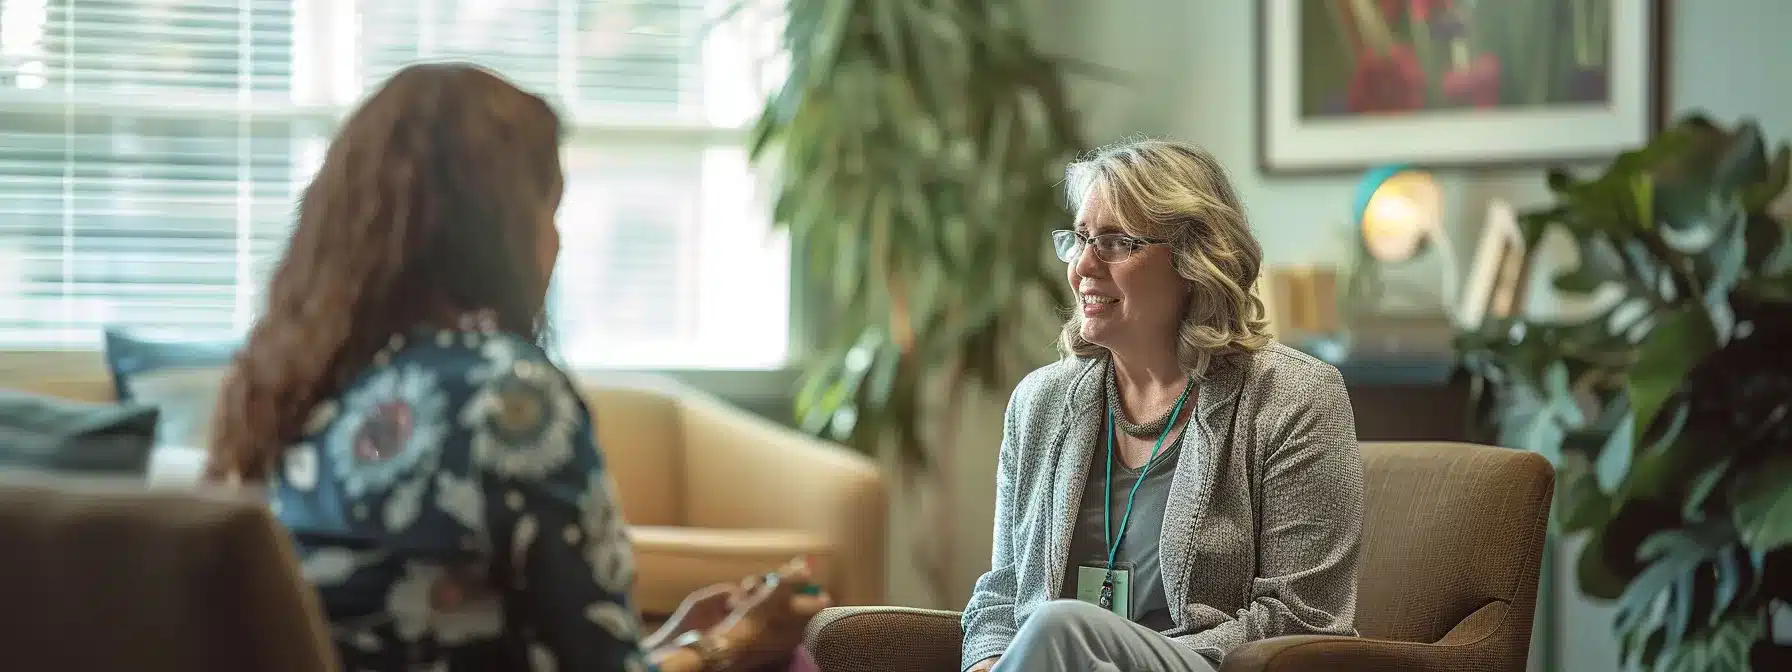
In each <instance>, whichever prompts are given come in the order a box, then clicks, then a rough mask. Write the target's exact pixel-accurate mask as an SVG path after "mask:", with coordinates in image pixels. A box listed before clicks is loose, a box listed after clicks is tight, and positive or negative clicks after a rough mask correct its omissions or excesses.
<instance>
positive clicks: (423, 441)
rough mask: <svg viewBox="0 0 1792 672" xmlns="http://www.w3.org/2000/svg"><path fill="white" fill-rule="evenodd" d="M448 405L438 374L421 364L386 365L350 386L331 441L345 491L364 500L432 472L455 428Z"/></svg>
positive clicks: (332, 461) (333, 429)
mask: <svg viewBox="0 0 1792 672" xmlns="http://www.w3.org/2000/svg"><path fill="white" fill-rule="evenodd" d="M448 404H449V402H448V395H447V393H446V392H445V391H443V390H442V388H441V385H440V384H439V381H438V379H437V378H436V374H435V373H434V372H432V371H430V370H429V369H427V368H424V367H422V366H419V365H416V364H411V365H406V366H394V367H389V368H385V369H381V370H379V371H378V372H376V373H374V374H372V376H371V377H369V378H368V379H367V380H366V381H365V382H363V383H362V384H361V385H360V386H358V387H357V388H356V389H354V390H352V391H350V392H349V394H348V395H347V397H346V398H344V399H343V401H342V407H341V410H340V411H339V413H340V417H339V418H338V419H337V421H336V422H335V423H333V424H332V425H331V429H330V437H329V440H328V441H326V442H325V445H327V446H328V447H329V451H330V463H331V466H332V467H333V470H334V471H335V474H336V478H337V479H338V480H340V481H341V483H342V489H343V493H344V494H346V495H348V496H349V497H350V498H352V499H360V498H363V497H366V496H367V495H368V494H370V493H378V492H385V491H388V490H390V489H391V488H392V487H393V486H395V485H397V484H398V483H399V481H400V480H401V479H410V478H417V477H420V476H426V475H427V474H428V473H429V472H430V471H432V470H433V468H434V467H435V463H436V458H437V457H438V456H439V455H440V450H441V446H442V443H443V441H445V440H446V439H447V437H448V434H449V431H450V429H451V427H450V426H449V424H448V422H449V417H448V416H449V411H448Z"/></svg>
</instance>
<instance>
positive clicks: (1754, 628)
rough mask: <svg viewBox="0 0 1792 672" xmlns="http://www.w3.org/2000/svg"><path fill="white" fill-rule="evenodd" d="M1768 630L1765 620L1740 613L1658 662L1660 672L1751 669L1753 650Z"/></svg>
mask: <svg viewBox="0 0 1792 672" xmlns="http://www.w3.org/2000/svg"><path fill="white" fill-rule="evenodd" d="M1765 634H1766V630H1765V628H1764V627H1763V624H1762V617H1761V616H1759V615H1756V614H1738V615H1735V616H1731V617H1728V618H1725V619H1723V620H1720V621H1718V622H1717V623H1716V624H1715V625H1713V626H1712V627H1710V628H1709V629H1706V630H1704V631H1703V632H1700V633H1699V634H1698V636H1696V637H1691V638H1688V639H1687V640H1686V641H1684V642H1682V643H1681V645H1680V646H1678V647H1675V648H1672V649H1668V650H1665V651H1663V652H1662V653H1661V655H1660V657H1658V658H1657V659H1656V662H1655V670H1657V672H1711V671H1713V670H1747V669H1749V650H1750V648H1752V647H1753V646H1754V644H1755V642H1757V641H1759V640H1760V639H1761V637H1762V636H1763V635H1765Z"/></svg>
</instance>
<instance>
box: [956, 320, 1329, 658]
mask: <svg viewBox="0 0 1792 672" xmlns="http://www.w3.org/2000/svg"><path fill="white" fill-rule="evenodd" d="M1104 365H1105V364H1104V361H1103V360H1101V359H1093V358H1070V359H1064V360H1061V361H1058V362H1056V363H1053V364H1050V365H1047V366H1045V367H1043V368H1040V369H1039V370H1037V371H1034V372H1033V373H1031V374H1029V375H1028V376H1027V377H1026V378H1025V379H1024V380H1022V381H1021V383H1020V385H1019V386H1018V387H1017V388H1015V390H1014V395H1013V397H1012V398H1011V399H1010V400H1009V403H1008V410H1007V413H1006V416H1005V419H1004V429H1003V433H1002V447H1001V456H1000V465H999V467H998V468H997V476H996V519H995V542H994V549H995V550H994V553H993V554H992V556H991V558H990V570H989V571H988V572H987V573H985V574H984V575H983V576H982V577H981V578H979V579H978V580H977V584H976V588H975V589H974V591H973V593H972V595H971V600H970V604H969V605H967V606H966V607H965V611H964V635H965V636H964V649H963V666H964V667H969V666H970V665H971V664H973V663H975V662H977V661H980V660H983V659H985V658H988V657H990V656H994V655H999V654H1001V653H1002V652H1003V651H1005V650H1006V649H1007V648H1008V644H1009V642H1011V641H1013V639H1014V635H1015V632H1016V631H1017V630H1018V628H1019V626H1020V624H1021V623H1022V622H1024V621H1026V618H1027V615H1028V614H1030V613H1031V612H1032V611H1033V610H1034V609H1036V608H1038V607H1039V606H1040V605H1041V604H1044V603H1046V602H1047V601H1049V600H1052V599H1055V598H1056V596H1057V594H1058V586H1059V585H1060V584H1061V583H1062V581H1063V577H1064V571H1065V557H1066V556H1067V555H1068V554H1069V552H1070V538H1071V532H1072V527H1073V525H1074V522H1075V520H1076V513H1077V508H1078V506H1079V505H1080V503H1081V502H1082V498H1083V483H1084V482H1085V476H1086V475H1087V473H1088V469H1089V466H1090V464H1091V462H1092V461H1093V459H1092V458H1093V457H1094V455H1095V452H1096V450H1095V449H1096V446H1097V445H1098V444H1097V439H1098V438H1099V436H1100V432H1101V429H1102V424H1103V419H1104V417H1105V416H1104V413H1103V409H1104V405H1103V404H1104V399H1105V397H1104V396H1103V387H1104V385H1103V378H1102V376H1103V367H1104ZM1198 389H1199V395H1200V396H1199V400H1198V401H1197V403H1196V414H1195V415H1194V416H1193V417H1192V418H1191V420H1190V422H1191V423H1194V426H1195V427H1198V428H1199V431H1200V435H1199V437H1198V441H1197V437H1194V436H1193V435H1194V432H1188V431H1185V432H1183V438H1182V441H1183V443H1182V450H1181V451H1180V452H1179V453H1178V457H1177V461H1176V474H1175V476H1174V477H1173V478H1172V481H1171V485H1170V496H1169V504H1168V506H1167V507H1166V511H1165V513H1164V524H1163V539H1162V541H1161V542H1160V543H1161V545H1160V547H1159V553H1160V563H1161V565H1162V571H1163V577H1164V591H1165V595H1166V597H1168V599H1169V603H1170V604H1171V605H1174V608H1172V609H1171V616H1172V618H1173V620H1174V622H1175V627H1174V628H1172V629H1170V630H1167V631H1165V632H1164V633H1163V634H1164V635H1166V636H1168V637H1171V638H1174V639H1175V640H1176V641H1178V642H1181V643H1183V644H1185V645H1187V646H1190V647H1193V648H1194V649H1195V650H1197V651H1199V652H1200V653H1202V654H1203V655H1205V656H1207V657H1208V658H1210V659H1213V660H1215V661H1218V660H1220V659H1222V658H1223V657H1224V656H1225V653H1226V651H1228V650H1230V649H1232V648H1233V647H1236V646H1238V645H1240V644H1243V643H1245V642H1249V641H1253V640H1257V639H1262V638H1266V637H1275V636H1278V635H1295V634H1328V635H1354V634H1355V629H1354V627H1353V626H1352V619H1353V617H1354V613H1355V610H1356V572H1357V562H1358V554H1359V547H1360V544H1361V539H1362V527H1363V459H1362V454H1361V452H1360V451H1359V450H1358V449H1357V441H1356V422H1355V418H1354V416H1353V415H1352V413H1351V410H1350V399H1349V397H1348V395H1347V394H1346V393H1345V391H1344V380H1343V377H1342V376H1340V375H1339V374H1338V370H1337V369H1336V368H1334V367H1332V366H1331V365H1329V364H1326V363H1324V362H1321V361H1319V360H1316V359H1314V358H1312V357H1310V356H1308V355H1306V354H1303V353H1300V352H1298V351H1296V350H1293V349H1292V348H1288V347H1286V346H1283V345H1280V344H1271V345H1270V346H1268V347H1266V348H1264V349H1262V350H1260V351H1257V352H1255V353H1252V354H1250V355H1244V356H1239V357H1234V358H1231V359H1230V360H1229V361H1226V362H1225V363H1223V364H1221V365H1220V366H1219V367H1218V370H1216V371H1214V372H1213V373H1211V374H1210V375H1209V376H1208V378H1207V380H1205V381H1203V382H1202V383H1201V384H1200V386H1199V388H1198Z"/></svg>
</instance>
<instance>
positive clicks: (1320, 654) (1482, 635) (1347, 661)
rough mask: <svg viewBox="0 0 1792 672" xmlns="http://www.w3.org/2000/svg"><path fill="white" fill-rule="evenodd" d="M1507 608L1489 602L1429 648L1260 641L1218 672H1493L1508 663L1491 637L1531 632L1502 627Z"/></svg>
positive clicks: (1316, 638)
mask: <svg viewBox="0 0 1792 672" xmlns="http://www.w3.org/2000/svg"><path fill="white" fill-rule="evenodd" d="M1509 607H1510V605H1508V604H1506V603H1505V602H1490V603H1488V604H1486V605H1484V606H1482V607H1481V608H1480V609H1477V610H1475V611H1474V612H1473V613H1471V614H1469V615H1468V617H1467V618H1464V619H1462V621H1461V622H1459V623H1457V624H1456V627H1454V628H1451V629H1450V631H1449V632H1448V633H1445V634H1444V636H1443V638H1442V639H1439V640H1437V641H1436V642H1434V643H1430V644H1426V643H1422V642H1396V641H1390V640H1378V639H1366V638H1362V637H1338V636H1335V635H1289V636H1285V637H1271V638H1269V639H1260V640H1257V641H1255V642H1250V643H1247V644H1245V645H1243V646H1240V647H1238V648H1236V649H1233V650H1231V651H1230V652H1227V654H1226V660H1225V662H1224V663H1223V664H1222V665H1220V671H1221V672H1296V671H1302V672H1304V671H1305V670H1338V671H1341V672H1353V671H1356V670H1363V671H1365V672H1367V671H1370V670H1437V671H1439V672H1443V671H1446V670H1495V669H1499V668H1501V667H1503V666H1504V665H1505V661H1508V660H1511V658H1510V656H1509V654H1508V653H1507V652H1503V651H1495V650H1494V647H1493V645H1492V644H1493V643H1494V641H1493V640H1494V637H1493V635H1494V634H1495V633H1497V632H1499V630H1500V629H1501V628H1514V627H1523V628H1529V627H1531V624H1530V622H1529V621H1528V620H1526V622H1524V623H1515V622H1508V621H1514V620H1517V619H1514V618H1511V617H1510V615H1511V613H1512V609H1510V608H1509ZM1521 659H1522V657H1521Z"/></svg>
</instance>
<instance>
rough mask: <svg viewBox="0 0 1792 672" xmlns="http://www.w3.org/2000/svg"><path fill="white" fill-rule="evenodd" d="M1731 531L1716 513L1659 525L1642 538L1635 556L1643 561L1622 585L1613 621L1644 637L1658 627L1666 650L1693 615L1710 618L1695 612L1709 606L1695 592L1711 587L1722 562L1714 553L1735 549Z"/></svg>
mask: <svg viewBox="0 0 1792 672" xmlns="http://www.w3.org/2000/svg"><path fill="white" fill-rule="evenodd" d="M1735 533H1736V531H1735V529H1734V528H1732V527H1730V525H1729V521H1727V520H1721V519H1720V520H1708V521H1704V522H1701V523H1695V524H1692V525H1689V526H1687V527H1684V528H1680V529H1672V530H1664V531H1661V532H1658V533H1656V534H1653V535H1651V536H1650V537H1649V538H1648V539H1646V540H1644V541H1643V543H1642V545H1641V547H1640V548H1638V550H1637V558H1638V559H1639V560H1642V561H1644V562H1645V563H1647V566H1646V567H1645V568H1644V569H1643V571H1642V573H1641V574H1638V575H1637V576H1636V578H1635V579H1632V580H1631V581H1630V584H1629V585H1628V586H1626V587H1625V589H1624V594H1623V595H1622V596H1621V597H1620V598H1619V602H1618V616H1617V627H1618V630H1619V631H1620V632H1622V633H1627V634H1629V635H1630V637H1627V638H1626V639H1627V640H1628V641H1631V642H1633V643H1634V642H1647V640H1648V639H1649V638H1650V637H1651V636H1653V635H1654V634H1655V633H1656V632H1658V631H1659V632H1660V633H1661V634H1662V637H1663V639H1662V641H1661V645H1662V646H1663V648H1665V649H1667V650H1672V649H1674V648H1676V647H1678V646H1679V645H1680V644H1681V642H1682V641H1683V640H1685V639H1686V637H1687V634H1688V633H1689V632H1691V631H1693V629H1694V628H1696V627H1699V625H1700V623H1699V621H1708V620H1709V619H1711V618H1712V617H1713V614H1712V613H1710V612H1707V613H1695V612H1696V611H1698V610H1699V608H1700V607H1703V608H1704V609H1710V608H1711V607H1712V603H1710V602H1709V601H1706V600H1700V599H1699V598H1698V596H1699V595H1702V594H1705V595H1708V594H1710V593H1711V592H1713V590H1712V586H1713V585H1714V584H1716V583H1717V578H1718V577H1717V575H1718V573H1719V571H1720V570H1722V569H1725V568H1726V565H1724V564H1723V563H1720V562H1719V558H1721V557H1723V556H1726V555H1732V556H1733V555H1734V554H1737V553H1738V552H1740V549H1739V548H1738V546H1737V544H1736V536H1735ZM1728 568H1729V571H1730V572H1731V573H1736V572H1739V571H1740V569H1738V568H1736V567H1735V566H1734V564H1731V565H1729V566H1728ZM1695 618H1696V619H1697V621H1695ZM1642 657H1643V658H1644V660H1643V663H1644V664H1645V665H1650V664H1652V663H1653V662H1654V661H1653V660H1652V656H1651V655H1650V654H1648V653H1644V654H1643V655H1642Z"/></svg>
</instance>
